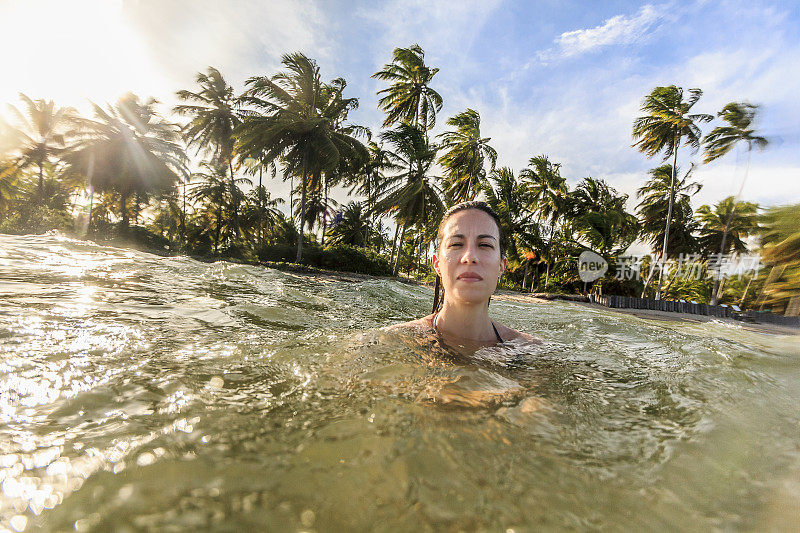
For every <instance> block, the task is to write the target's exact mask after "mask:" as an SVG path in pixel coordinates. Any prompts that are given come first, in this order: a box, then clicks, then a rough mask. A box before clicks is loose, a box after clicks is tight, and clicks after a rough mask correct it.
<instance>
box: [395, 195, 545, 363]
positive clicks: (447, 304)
mask: <svg viewBox="0 0 800 533" xmlns="http://www.w3.org/2000/svg"><path fill="white" fill-rule="evenodd" d="M436 242H437V248H436V253H435V254H434V255H433V268H434V270H436V289H435V291H434V306H433V307H434V308H433V313H431V314H430V315H428V316H426V317H424V318H420V319H419V320H415V321H413V322H406V323H405V324H398V325H397V326H394V327H393V328H392V329H396V328H408V327H412V328H421V329H427V330H431V329H432V330H433V331H434V332H435V333H436V334H437V335H439V336H440V337H441V338H442V340H444V341H445V342H446V343H447V344H449V345H451V346H456V345H458V346H462V347H465V348H478V347H481V346H487V345H491V344H495V343H498V342H505V341H511V340H515V339H521V340H525V341H534V342H539V339H536V338H535V337H533V336H531V335H528V334H527V333H522V332H520V331H517V330H515V329H512V328H509V327H506V326H503V325H502V324H498V323H497V322H494V321H493V320H492V319H491V318H490V317H489V300H490V298H491V296H492V293H493V292H494V291H495V289H496V288H497V282H498V281H499V280H500V277H501V275H502V274H503V271H504V270H505V269H506V264H507V260H506V258H505V248H506V244H507V243H506V237H505V235H504V234H503V229H502V227H501V225H500V219H499V217H498V216H497V214H496V213H495V212H494V211H493V210H492V208H490V207H489V206H488V205H486V203H484V202H462V203H460V204H457V205H454V206H453V207H451V208H450V209H448V210H447V212H446V213H445V215H444V217H442V221H441V222H440V223H439V230H438V232H437V234H436ZM440 288H441V290H443V292H444V295H443V296H444V297H443V298H440V292H441V291H440ZM442 300H443V301H442Z"/></svg>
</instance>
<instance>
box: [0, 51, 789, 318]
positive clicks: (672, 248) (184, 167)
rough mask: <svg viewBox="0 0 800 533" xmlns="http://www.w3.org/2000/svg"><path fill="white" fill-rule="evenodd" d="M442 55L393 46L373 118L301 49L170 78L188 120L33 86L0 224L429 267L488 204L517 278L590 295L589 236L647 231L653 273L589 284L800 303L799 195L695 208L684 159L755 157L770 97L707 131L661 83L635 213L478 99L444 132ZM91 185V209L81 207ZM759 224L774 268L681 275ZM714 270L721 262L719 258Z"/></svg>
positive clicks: (730, 113)
mask: <svg viewBox="0 0 800 533" xmlns="http://www.w3.org/2000/svg"><path fill="white" fill-rule="evenodd" d="M438 70H439V69H437V68H434V67H431V66H429V65H428V64H427V63H426V60H425V53H424V51H423V50H422V48H421V47H419V46H418V45H412V46H409V47H407V48H396V49H394V51H393V53H392V57H391V60H390V62H389V63H387V64H385V65H384V66H383V67H382V68H380V69H379V70H378V71H377V72H376V73H375V74H373V78H376V79H378V80H381V81H383V82H385V83H386V86H385V87H384V88H383V89H381V90H380V91H379V92H378V96H379V101H378V107H379V109H380V110H381V111H383V112H384V113H385V120H384V121H383V124H382V127H381V130H380V131H377V132H373V131H371V130H370V129H368V128H366V127H364V126H362V125H358V124H354V123H353V122H352V121H351V120H350V119H349V115H350V112H351V111H353V110H355V109H357V108H358V105H359V101H358V99H357V98H354V97H350V96H347V95H346V94H345V93H346V89H347V83H346V81H345V80H344V79H343V78H341V77H339V78H334V79H332V80H330V81H323V80H322V79H321V76H320V69H319V66H318V65H317V64H316V62H315V61H314V60H313V59H311V58H309V57H307V56H306V55H304V54H302V53H292V54H286V55H284V56H283V57H282V69H281V70H280V71H279V72H277V73H275V74H273V75H271V76H254V77H251V78H249V79H248V80H246V82H245V84H244V90H243V91H242V92H241V93H237V92H236V91H235V90H234V88H233V87H232V86H231V85H230V84H228V83H227V81H226V80H225V78H224V77H223V75H222V74H221V73H220V72H219V70H217V69H215V68H213V67H209V68H208V69H207V70H206V71H205V72H202V73H198V74H197V76H196V82H195V86H194V87H192V88H190V89H185V90H180V91H177V93H176V96H177V98H178V100H179V102H180V103H179V104H178V105H177V106H175V107H174V108H173V109H172V112H173V113H174V114H175V115H177V116H178V117H181V119H182V120H180V121H178V122H173V121H171V120H170V119H168V118H166V117H165V116H163V115H161V114H160V113H159V112H158V110H157V107H158V104H159V102H158V101H157V100H155V99H152V98H150V99H146V100H142V99H140V98H139V97H137V96H136V95H133V94H128V95H125V96H123V97H122V98H121V99H120V100H118V101H117V102H116V103H114V104H109V105H106V106H105V107H101V106H99V105H96V104H92V108H93V116H92V118H87V117H82V116H80V115H79V114H78V113H77V112H76V111H75V110H74V109H72V108H68V107H58V106H56V105H55V104H54V102H53V101H51V100H44V99H41V100H33V99H31V98H29V97H28V96H25V95H21V96H20V97H21V100H22V105H21V106H20V107H19V108H17V107H14V106H11V111H12V117H11V118H12V123H9V124H0V126H2V130H3V132H4V134H3V135H2V136H0V231H2V232H7V233H25V232H36V231H46V230H48V229H53V228H57V229H61V230H69V229H71V228H73V227H75V218H76V217H75V212H76V210H77V211H79V213H78V215H79V216H78V217H77V219H78V226H80V225H81V223H82V224H83V225H85V226H86V232H87V233H88V235H89V236H90V237H91V238H109V237H110V236H113V237H114V238H129V239H130V238H134V237H135V236H137V235H138V236H139V237H140V238H145V239H147V240H148V242H150V243H153V242H158V243H163V246H166V247H168V248H169V249H170V250H171V251H178V252H184V253H193V254H197V255H205V256H211V257H238V258H242V259H251V260H257V259H261V260H282V261H294V262H297V263H301V262H304V260H305V261H307V259H308V258H307V256H308V254H312V255H313V254H315V253H318V252H319V250H324V249H328V250H330V249H334V248H336V247H351V248H353V249H354V250H360V252H358V253H364V254H367V255H368V256H369V260H370V261H378V262H382V263H383V264H384V265H385V267H386V268H385V270H386V271H387V273H389V272H391V273H393V274H394V275H398V273H399V272H400V271H401V270H403V271H405V272H406V273H407V274H410V275H414V276H417V277H419V278H423V279H424V278H426V277H430V276H431V275H432V274H431V271H430V267H429V266H428V265H427V261H425V259H426V257H427V256H428V254H429V253H430V251H431V246H432V243H433V240H434V239H435V233H436V226H437V223H438V220H439V219H440V217H441V215H442V214H443V212H444V210H445V209H446V208H447V207H448V206H450V205H453V204H454V203H457V202H460V201H464V200H473V199H484V200H485V201H486V202H487V203H489V205H491V206H492V207H493V208H494V209H495V210H496V211H497V212H498V214H499V215H500V217H501V220H502V221H503V224H504V225H505V227H506V229H507V231H508V232H509V235H510V236H511V238H510V240H509V242H510V244H509V249H508V250H507V255H508V258H509V269H508V274H507V276H506V278H505V280H504V283H505V284H506V285H508V286H510V287H514V288H517V289H522V290H533V291H566V292H574V291H579V290H581V289H582V284H581V282H580V280H579V279H578V275H577V269H576V267H575V258H576V257H577V256H578V255H579V254H580V253H581V251H583V250H587V249H591V250H593V251H595V252H597V253H599V254H600V255H602V256H603V257H604V258H606V259H607V260H608V261H609V262H610V263H611V264H612V265H613V264H614V262H615V261H617V260H618V258H619V257H621V256H622V255H624V253H625V251H626V250H627V249H628V248H629V247H630V246H631V244H633V243H634V242H636V241H640V242H644V243H646V244H648V245H650V247H651V249H652V251H653V254H651V255H650V256H648V257H647V258H645V260H644V262H643V263H642V270H641V274H642V276H641V277H640V278H639V279H617V277H615V276H614V273H613V270H612V271H610V272H609V274H608V275H606V276H605V277H604V278H602V279H600V280H598V281H597V282H595V284H594V287H593V290H598V291H606V292H612V293H618V294H636V295H642V296H644V295H653V296H655V297H656V298H662V297H663V298H685V299H691V300H696V301H710V302H712V303H716V302H726V303H739V304H741V305H750V306H755V307H761V308H763V307H764V306H767V307H770V306H771V307H772V308H778V309H781V310H784V309H787V308H788V307H790V306H791V305H794V303H793V300H792V298H794V297H796V294H797V291H798V288H800V267H798V265H799V264H800V257H799V256H800V252H798V247H800V237H799V236H798V233H797V231H793V229H792V228H794V226H793V225H791V224H788V225H787V218H788V219H791V218H792V217H796V215H797V211H798V208H797V206H795V207H788V208H783V209H772V210H769V211H768V212H767V213H766V214H764V213H762V212H761V211H762V210H760V208H759V206H758V205H757V204H755V203H751V202H745V201H741V200H740V199H739V196H740V195H741V187H740V190H739V194H737V195H735V196H729V197H727V198H724V199H722V200H720V201H719V202H718V203H716V204H713V205H703V206H700V207H699V208H697V209H696V210H695V209H693V207H692V202H691V199H692V197H693V196H694V195H695V194H696V193H697V192H698V191H699V190H700V187H701V186H700V184H698V183H697V182H695V181H693V179H692V173H693V170H694V168H695V163H691V164H690V166H689V168H688V169H684V170H683V171H682V170H681V169H680V167H679V165H678V153H679V151H680V150H681V149H684V148H688V149H689V150H690V151H691V153H692V154H696V153H698V152H700V151H702V162H703V163H709V162H711V161H714V160H716V159H718V158H720V157H724V156H726V155H727V154H728V153H730V152H731V151H732V150H733V149H734V148H736V147H742V148H743V149H745V150H746V151H747V157H748V168H749V156H750V153H751V151H752V150H753V149H755V148H764V147H765V146H767V144H768V141H767V139H766V138H765V137H763V136H760V135H758V134H757V132H756V131H755V129H754V124H755V119H756V115H757V111H758V108H757V106H755V105H752V104H750V103H747V102H731V103H729V104H727V105H726V106H725V107H724V108H723V109H722V110H720V111H719V112H718V113H717V114H716V118H717V119H718V120H719V122H720V125H718V126H716V127H714V128H713V129H711V131H710V132H708V133H707V134H705V135H703V132H702V130H701V128H700V126H701V125H702V124H704V123H709V122H711V121H712V120H714V119H715V116H714V115H711V114H706V113H695V112H693V108H694V107H695V105H696V104H697V103H698V101H699V100H700V98H701V97H702V91H701V90H700V89H690V90H688V91H687V92H684V90H683V89H682V88H680V87H676V86H674V85H673V86H666V87H656V88H654V89H653V90H652V91H651V92H650V93H649V94H647V95H646V96H645V97H644V99H643V100H642V105H641V108H640V110H641V116H639V117H638V118H636V119H635V120H634V122H633V128H632V143H633V144H632V146H633V147H634V148H637V149H639V150H640V151H642V152H643V153H644V154H646V155H647V156H648V157H658V156H660V157H663V159H664V161H663V162H662V163H661V164H660V165H658V166H656V167H654V168H653V169H651V170H650V171H649V173H648V176H647V177H646V179H645V180H644V183H643V184H642V186H641V187H640V188H639V189H638V190H637V192H636V200H637V201H638V203H637V205H636V208H635V210H634V212H628V211H627V208H626V205H627V203H628V196H627V195H626V194H622V193H620V192H618V191H617V190H616V189H614V188H613V187H612V186H611V185H610V184H609V183H607V182H606V181H605V180H603V179H602V178H594V177H586V178H584V179H583V180H581V181H580V182H578V183H577V185H575V186H574V187H570V186H569V184H568V183H567V179H566V177H564V176H562V172H561V165H560V164H559V163H558V162H555V161H551V160H550V158H549V157H548V156H547V155H544V154H542V155H534V156H533V157H531V158H530V160H529V161H528V165H527V166H526V167H525V168H522V169H518V170H515V169H512V168H509V167H505V166H503V167H500V166H498V165H497V159H498V154H497V151H496V150H495V149H494V148H493V147H492V146H491V139H490V138H487V137H484V136H483V133H482V131H481V116H480V114H479V113H478V111H476V110H474V109H465V110H464V111H461V112H459V113H456V114H455V115H453V116H452V117H449V118H448V119H447V120H446V121H445V122H444V124H445V128H444V131H442V132H441V133H438V134H434V131H433V130H434V128H435V126H436V123H437V122H436V121H437V118H439V117H438V116H437V115H438V113H439V112H440V111H441V109H442V106H443V99H442V97H441V95H440V94H439V92H437V90H436V89H435V85H436V83H435V77H436V74H437V73H438ZM670 160H671V161H670ZM191 161H196V162H198V164H197V165H196V170H191V168H192V166H193V165H192V164H191ZM439 174H441V175H439ZM279 177H280V178H281V179H283V180H288V181H289V182H290V195H289V198H288V203H289V205H288V206H287V207H288V213H289V214H288V215H285V214H284V213H283V212H282V210H281V209H280V206H281V205H285V203H286V200H287V199H284V198H278V197H275V196H273V195H272V194H271V193H270V191H269V184H270V183H271V180H275V179H278V178H279ZM745 179H746V175H745ZM743 186H744V182H742V187H743ZM333 187H344V188H345V189H347V190H348V191H349V193H350V196H351V201H349V202H348V203H347V204H346V205H343V206H339V205H338V204H337V203H336V202H335V201H334V200H333V199H332V198H330V197H329V192H330V190H331V188H333ZM84 194H87V195H88V196H89V200H88V205H86V206H85V208H84V209H78V207H81V206H78V205H77V204H78V202H77V200H78V198H79V197H81V195H84ZM131 220H132V221H133V225H131ZM392 225H393V226H394V228H395V231H394V235H393V236H392V235H391V234H389V233H388V228H389V227H391V226H392ZM79 229H80V228H79ZM751 238H756V240H758V241H759V242H760V244H759V246H760V247H761V248H759V250H760V251H761V253H762V255H763V257H764V259H765V261H766V264H767V266H768V267H770V268H771V270H769V274H767V275H764V274H763V273H762V275H761V276H760V277H758V276H755V275H751V276H750V277H749V278H745V279H729V280H726V279H714V280H712V279H710V278H709V277H707V276H705V275H703V276H700V277H699V279H686V278H684V277H680V276H678V275H677V269H676V268H673V267H672V266H670V265H671V264H672V263H674V261H672V262H670V259H671V258H672V259H674V258H675V257H677V256H679V255H680V254H684V255H685V256H689V255H690V254H693V255H695V256H700V257H702V258H708V257H710V256H712V255H714V254H730V253H733V252H739V253H745V252H747V251H748V239H751ZM290 247H291V248H292V257H289V255H288V252H287V249H288V248H290ZM337 249H338V248H337ZM349 253H356V251H353V250H350V252H349ZM700 268H702V269H703V270H704V272H708V269H709V264H708V260H707V259H704V260H703V261H701V265H700ZM776 269H777V270H776ZM778 270H780V273H777V272H778ZM656 272H657V273H658V276H657V277H656V276H655V273H656ZM751 285H752V287H751ZM745 287H746V288H745ZM748 293H749V295H748Z"/></svg>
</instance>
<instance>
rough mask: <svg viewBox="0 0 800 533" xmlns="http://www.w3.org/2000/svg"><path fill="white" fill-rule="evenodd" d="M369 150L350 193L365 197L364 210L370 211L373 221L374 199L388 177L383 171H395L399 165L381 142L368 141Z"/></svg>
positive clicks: (373, 220)
mask: <svg viewBox="0 0 800 533" xmlns="http://www.w3.org/2000/svg"><path fill="white" fill-rule="evenodd" d="M367 150H368V151H369V161H368V162H367V163H366V164H365V165H364V167H363V168H362V172H361V176H360V177H361V179H359V180H357V181H355V182H354V184H353V187H352V188H351V189H350V193H351V194H352V193H353V192H355V193H356V194H359V195H361V196H365V197H366V199H367V205H366V211H367V212H369V213H372V222H373V223H374V222H375V212H374V209H373V207H374V206H375V199H376V197H377V195H378V192H379V191H380V190H381V189H382V188H383V187H384V186H385V185H386V183H387V181H388V178H387V177H386V175H385V172H387V171H388V172H396V171H398V170H400V167H399V166H398V165H396V164H395V163H394V162H393V160H392V157H391V153H390V152H389V150H386V149H384V147H383V144H382V143H381V144H378V143H376V142H375V141H370V142H369V144H368V145H367Z"/></svg>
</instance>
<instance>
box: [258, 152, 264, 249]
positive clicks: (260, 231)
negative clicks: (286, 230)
mask: <svg viewBox="0 0 800 533" xmlns="http://www.w3.org/2000/svg"><path fill="white" fill-rule="evenodd" d="M263 174H264V162H263V161H262V162H261V165H259V167H258V245H259V246H263V244H264V209H263V207H262V206H261V178H262V175H263Z"/></svg>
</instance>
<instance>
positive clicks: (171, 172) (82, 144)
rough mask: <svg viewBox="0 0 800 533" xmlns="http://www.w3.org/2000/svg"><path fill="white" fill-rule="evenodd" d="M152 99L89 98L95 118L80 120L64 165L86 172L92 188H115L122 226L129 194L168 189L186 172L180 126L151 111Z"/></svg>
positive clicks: (129, 96)
mask: <svg viewBox="0 0 800 533" xmlns="http://www.w3.org/2000/svg"><path fill="white" fill-rule="evenodd" d="M157 103H158V102H157V100H154V99H152V98H151V99H149V100H147V101H146V102H144V103H142V102H140V101H139V98H138V97H137V96H136V95H134V94H131V93H128V94H127V95H125V96H123V97H122V98H120V99H119V101H118V102H117V104H116V105H115V106H108V107H107V109H103V108H101V107H100V106H98V105H96V104H92V105H93V107H94V114H95V120H87V119H83V120H82V121H81V125H82V134H81V138H80V140H79V141H78V142H77V144H76V145H75V149H74V151H73V152H71V153H70V154H68V155H67V161H68V163H69V171H71V172H77V173H80V174H81V175H83V176H85V177H86V178H87V181H88V183H89V185H91V186H92V187H93V188H94V189H95V190H98V191H101V192H102V191H112V190H113V191H116V192H118V193H119V194H120V199H119V201H120V216H121V218H122V227H123V230H127V228H128V216H129V212H128V208H127V200H128V198H129V197H130V196H131V195H135V194H136V193H139V194H147V193H150V192H157V191H168V190H170V189H171V188H172V187H173V186H174V185H175V183H176V182H178V181H179V180H180V174H182V173H185V168H186V153H185V152H184V151H183V148H182V147H181V146H180V145H179V144H178V140H179V139H180V134H179V128H178V126H177V125H176V124H173V123H171V122H167V121H166V120H164V119H163V118H161V117H160V116H159V115H158V114H157V113H156V111H155V105H156V104H157Z"/></svg>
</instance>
